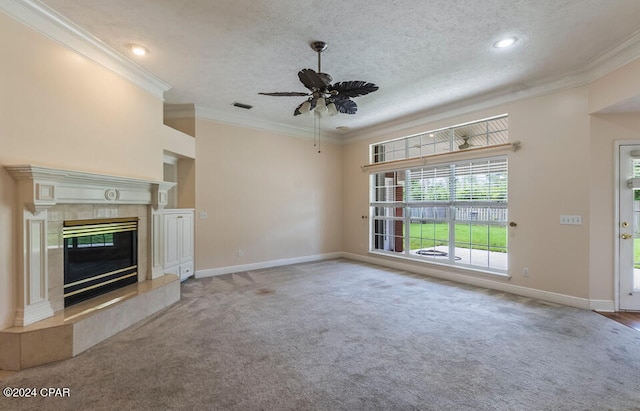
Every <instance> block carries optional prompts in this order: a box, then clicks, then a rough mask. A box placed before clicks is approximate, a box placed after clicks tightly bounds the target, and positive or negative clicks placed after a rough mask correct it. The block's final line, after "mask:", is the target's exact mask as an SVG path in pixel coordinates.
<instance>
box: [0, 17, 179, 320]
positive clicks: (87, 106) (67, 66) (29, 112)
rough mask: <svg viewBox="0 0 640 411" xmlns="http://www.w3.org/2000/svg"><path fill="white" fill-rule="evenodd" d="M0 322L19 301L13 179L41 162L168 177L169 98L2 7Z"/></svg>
mask: <svg viewBox="0 0 640 411" xmlns="http://www.w3.org/2000/svg"><path fill="white" fill-rule="evenodd" d="M0 61H2V64H0V90H1V94H0V329H2V328H5V327H7V326H9V325H10V324H11V323H12V322H13V316H14V314H15V305H16V295H15V289H16V280H15V279H16V277H17V273H16V272H15V270H16V261H15V258H16V256H15V248H14V247H13V246H12V243H13V241H14V238H15V233H16V231H15V228H16V227H14V221H15V215H16V213H17V210H16V208H15V204H14V183H13V180H12V179H11V177H10V176H9V175H8V174H7V172H6V171H5V170H4V168H3V167H2V166H4V165H7V164H25V163H30V164H37V165H43V166H52V167H58V168H65V169H71V170H80V171H88V172H98V173H105V174H115V175H124V176H129V177H139V178H147V179H153V180H161V179H162V152H163V144H164V140H165V138H166V133H167V130H168V127H166V126H164V125H163V124H162V101H161V100H160V99H158V98H156V97H153V96H151V95H150V94H149V93H147V92H145V91H144V90H142V89H141V88H139V87H137V86H135V85H133V84H132V83H130V82H128V81H126V80H124V79H122V78H121V77H119V76H117V75H115V74H113V73H112V72H110V71H108V70H106V69H104V68H103V67H101V66H98V65H97V64H95V63H93V62H91V61H88V60H86V59H85V58H82V57H80V56H78V55H77V54H75V53H74V52H72V51H70V50H69V49H67V48H65V47H62V46H60V45H58V44H57V43H54V42H52V41H51V40H49V39H47V38H45V37H43V36H41V35H40V34H38V33H36V32H34V31H32V30H31V29H29V28H27V27H26V26H24V25H22V24H20V23H17V22H16V21H14V20H12V19H11V18H9V17H7V16H6V15H4V14H1V13H0Z"/></svg>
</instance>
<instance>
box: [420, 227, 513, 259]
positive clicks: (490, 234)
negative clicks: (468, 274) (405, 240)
mask: <svg viewBox="0 0 640 411" xmlns="http://www.w3.org/2000/svg"><path fill="white" fill-rule="evenodd" d="M455 227H456V228H455V230H456V247H460V248H474V249H477V250H486V249H487V244H488V246H489V247H488V248H489V250H490V251H498V252H506V247H507V228H506V227H500V226H494V225H486V224H471V225H470V224H456V226H455ZM410 239H411V244H410V249H411V250H417V249H420V248H430V247H435V246H439V245H447V244H448V243H449V225H448V224H446V223H426V224H420V223H411V227H410Z"/></svg>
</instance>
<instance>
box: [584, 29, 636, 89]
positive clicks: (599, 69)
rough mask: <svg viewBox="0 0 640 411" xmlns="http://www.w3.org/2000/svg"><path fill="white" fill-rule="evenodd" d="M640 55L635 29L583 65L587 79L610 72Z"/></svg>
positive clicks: (594, 78) (595, 78) (591, 79)
mask: <svg viewBox="0 0 640 411" xmlns="http://www.w3.org/2000/svg"><path fill="white" fill-rule="evenodd" d="M639 57H640V30H638V31H636V32H635V33H634V34H633V35H631V36H630V37H629V38H628V39H626V40H625V41H624V42H622V43H620V44H619V45H618V46H616V47H614V48H612V49H610V50H608V51H606V52H604V53H602V54H600V55H599V56H596V57H595V58H593V59H591V60H590V61H588V62H587V64H586V65H585V67H586V69H585V70H586V71H587V72H588V73H589V81H594V80H597V79H599V78H600V77H602V76H604V75H606V74H608V73H611V72H612V71H614V70H617V69H619V68H620V67H622V66H624V65H627V64H629V63H631V62H632V61H633V60H636V59H638V58H639Z"/></svg>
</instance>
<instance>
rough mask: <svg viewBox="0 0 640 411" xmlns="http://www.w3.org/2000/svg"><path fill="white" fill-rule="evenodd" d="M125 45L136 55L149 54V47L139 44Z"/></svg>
mask: <svg viewBox="0 0 640 411" xmlns="http://www.w3.org/2000/svg"><path fill="white" fill-rule="evenodd" d="M127 47H129V50H131V52H132V53H133V54H135V55H136V56H146V55H147V54H149V49H147V48H146V47H145V46H141V45H139V44H134V43H129V44H128V45H127Z"/></svg>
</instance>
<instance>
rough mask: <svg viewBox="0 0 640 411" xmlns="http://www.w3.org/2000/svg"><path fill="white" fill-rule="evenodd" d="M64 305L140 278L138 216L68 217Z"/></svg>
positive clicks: (65, 239) (65, 227) (114, 288)
mask: <svg viewBox="0 0 640 411" xmlns="http://www.w3.org/2000/svg"><path fill="white" fill-rule="evenodd" d="M62 237H63V239H64V243H63V248H64V306H65V307H69V306H71V305H73V304H76V303H79V302H81V301H84V300H87V299H89V298H92V297H96V296H98V295H101V294H104V293H107V292H109V291H113V290H116V289H118V288H121V287H125V286H127V285H129V284H135V283H136V282H137V281H138V219H137V218H115V219H94V220H76V221H65V222H64V224H63V229H62Z"/></svg>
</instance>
